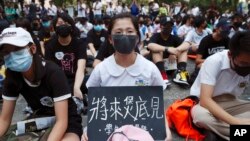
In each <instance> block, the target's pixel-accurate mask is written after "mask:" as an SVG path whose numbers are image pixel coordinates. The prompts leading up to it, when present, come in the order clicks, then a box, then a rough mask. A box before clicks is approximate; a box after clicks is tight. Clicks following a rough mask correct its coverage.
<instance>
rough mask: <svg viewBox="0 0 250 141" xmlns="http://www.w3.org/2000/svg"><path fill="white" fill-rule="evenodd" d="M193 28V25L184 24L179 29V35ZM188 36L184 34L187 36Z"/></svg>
mask: <svg viewBox="0 0 250 141" xmlns="http://www.w3.org/2000/svg"><path fill="white" fill-rule="evenodd" d="M192 29H194V27H193V26H187V25H185V24H184V25H182V26H181V27H180V28H179V29H178V30H177V35H178V36H180V35H184V34H187V33H188V32H189V31H191V30H192ZM185 37H186V36H184V38H185Z"/></svg>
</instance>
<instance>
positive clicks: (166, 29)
mask: <svg viewBox="0 0 250 141" xmlns="http://www.w3.org/2000/svg"><path fill="white" fill-rule="evenodd" d="M161 32H162V34H163V35H166V36H168V35H170V34H171V32H172V28H163V29H162V31H161Z"/></svg>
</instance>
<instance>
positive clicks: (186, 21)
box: [177, 15, 194, 39]
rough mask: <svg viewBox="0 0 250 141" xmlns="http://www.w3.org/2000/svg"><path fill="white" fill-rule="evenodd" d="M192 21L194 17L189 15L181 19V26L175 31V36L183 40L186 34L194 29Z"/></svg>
mask: <svg viewBox="0 0 250 141" xmlns="http://www.w3.org/2000/svg"><path fill="white" fill-rule="evenodd" d="M193 21H194V17H193V16H191V15H186V16H184V17H183V19H182V23H181V24H182V25H181V26H180V27H179V29H178V30H177V35H178V36H179V37H180V38H182V39H185V37H186V36H187V34H188V32H189V31H191V30H193V29H194V27H193Z"/></svg>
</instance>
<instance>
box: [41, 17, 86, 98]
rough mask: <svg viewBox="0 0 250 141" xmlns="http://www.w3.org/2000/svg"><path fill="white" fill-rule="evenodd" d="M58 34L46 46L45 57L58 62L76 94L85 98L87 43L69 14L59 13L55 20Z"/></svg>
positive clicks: (54, 24)
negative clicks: (80, 35)
mask: <svg viewBox="0 0 250 141" xmlns="http://www.w3.org/2000/svg"><path fill="white" fill-rule="evenodd" d="M53 26H54V29H55V31H56V36H55V37H52V38H51V39H50V41H49V42H48V43H47V44H46V47H45V58H46V59H48V60H51V61H53V62H55V63H56V64H58V65H59V66H60V67H61V68H62V70H63V71H64V72H65V74H66V76H67V78H68V81H69V85H70V88H71V89H72V91H73V94H74V96H76V97H78V98H80V99H83V93H82V89H81V88H83V87H84V85H83V79H84V73H85V65H86V58H87V55H86V44H85V43H84V42H83V41H82V40H80V39H79V38H77V37H78V35H79V34H78V29H77V28H76V27H75V24H74V21H73V19H72V18H71V17H70V16H69V15H68V14H58V15H57V17H56V18H55V19H54V21H53Z"/></svg>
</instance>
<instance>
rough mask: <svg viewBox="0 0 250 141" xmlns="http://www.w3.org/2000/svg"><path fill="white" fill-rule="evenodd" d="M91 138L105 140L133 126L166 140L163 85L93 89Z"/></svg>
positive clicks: (89, 118)
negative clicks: (120, 129) (126, 127)
mask: <svg viewBox="0 0 250 141" xmlns="http://www.w3.org/2000/svg"><path fill="white" fill-rule="evenodd" d="M88 98H89V99H88V102H89V107H88V123H87V124H88V131H87V134H88V138H89V140H90V141H100V140H102V141H104V140H107V138H108V137H109V135H110V134H111V133H112V132H113V131H114V130H115V129H117V128H119V127H121V126H122V125H125V124H132V125H134V126H137V127H140V128H142V129H144V130H146V131H148V132H149V133H150V134H151V135H152V137H153V138H154V139H155V140H164V139H165V137H166V133H165V116H164V104H163V90H162V87H161V86H147V87H137V86H134V87H133V86H131V87H90V88H89V94H88Z"/></svg>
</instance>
